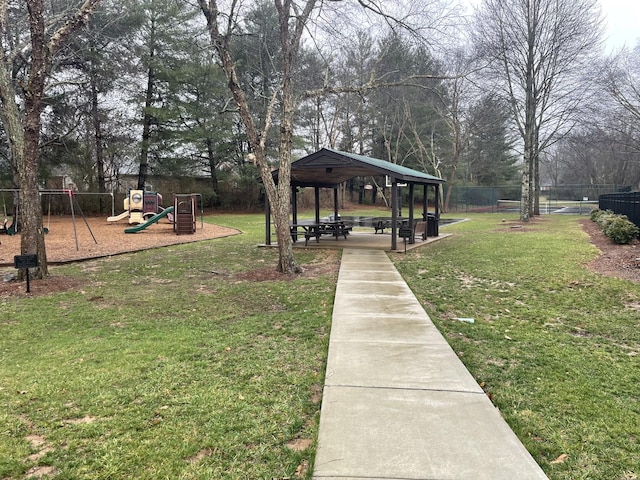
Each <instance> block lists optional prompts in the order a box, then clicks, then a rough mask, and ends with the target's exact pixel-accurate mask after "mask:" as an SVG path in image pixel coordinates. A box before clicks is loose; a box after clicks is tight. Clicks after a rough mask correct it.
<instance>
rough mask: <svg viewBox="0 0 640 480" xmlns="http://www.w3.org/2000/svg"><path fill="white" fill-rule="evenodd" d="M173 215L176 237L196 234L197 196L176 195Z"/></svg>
mask: <svg viewBox="0 0 640 480" xmlns="http://www.w3.org/2000/svg"><path fill="white" fill-rule="evenodd" d="M173 215H174V221H173V231H174V232H176V235H193V234H194V233H196V195H181V194H179V195H174V196H173Z"/></svg>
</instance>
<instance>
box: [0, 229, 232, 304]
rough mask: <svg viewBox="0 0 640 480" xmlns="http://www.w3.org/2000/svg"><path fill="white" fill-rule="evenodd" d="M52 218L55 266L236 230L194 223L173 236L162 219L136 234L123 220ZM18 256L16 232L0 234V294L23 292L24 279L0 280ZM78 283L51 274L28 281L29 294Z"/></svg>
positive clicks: (50, 257) (48, 238)
mask: <svg viewBox="0 0 640 480" xmlns="http://www.w3.org/2000/svg"><path fill="white" fill-rule="evenodd" d="M75 220H76V221H75V226H74V222H73V221H72V218H71V217H52V218H50V219H48V218H45V219H44V222H43V224H44V226H45V227H46V228H48V230H49V233H47V234H46V235H45V244H46V249H47V263H48V264H49V265H56V264H62V263H68V262H74V261H81V260H87V259H95V258H101V257H108V256H111V255H118V254H121V253H128V252H135V251H139V250H147V249H150V248H156V247H164V246H169V245H177V244H181V243H190V242H198V241H202V240H209V239H214V238H222V237H227V236H230V235H236V234H238V233H240V232H239V231H238V230H235V229H233V228H227V227H222V226H219V225H212V224H207V223H205V224H204V225H202V224H201V223H200V222H198V223H197V228H196V232H195V233H194V234H192V235H176V234H175V233H174V231H173V225H172V224H170V223H168V221H165V222H163V221H162V220H161V221H160V222H159V223H157V224H154V225H151V226H150V227H148V228H146V229H145V230H142V231H140V232H138V233H124V230H125V228H127V227H129V226H130V225H129V224H128V223H127V221H126V220H123V221H120V222H117V223H109V222H107V220H106V218H86V219H83V218H82V217H76V219H75ZM15 255H20V235H0V297H4V296H9V295H16V294H24V292H25V290H26V289H25V284H24V282H15V281H12V282H6V281H3V280H4V277H5V276H6V275H9V276H11V275H12V274H15V272H16V270H15V269H14V268H13V266H14V262H13V257H14V256H15ZM79 283H80V282H79V281H78V280H76V279H73V278H61V277H59V276H55V275H51V276H50V277H49V278H45V279H42V280H34V281H32V282H31V288H30V290H31V294H32V295H41V294H46V293H48V292H53V291H66V290H70V289H72V288H76V287H77V286H78V285H76V284H79Z"/></svg>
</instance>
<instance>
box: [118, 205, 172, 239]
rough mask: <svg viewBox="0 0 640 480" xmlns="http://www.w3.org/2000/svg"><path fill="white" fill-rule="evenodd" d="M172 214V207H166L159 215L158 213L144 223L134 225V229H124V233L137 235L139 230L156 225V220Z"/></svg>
mask: <svg viewBox="0 0 640 480" xmlns="http://www.w3.org/2000/svg"><path fill="white" fill-rule="evenodd" d="M172 213H173V207H167V208H165V209H164V210H162V211H161V212H160V213H158V214H156V215H154V216H153V217H151V218H149V219H148V220H147V221H146V222H144V223H140V224H138V225H136V226H135V227H129V228H125V229H124V233H137V232H139V231H141V230H144V229H145V228H147V227H148V226H150V225H153V224H154V223H158V220H160V219H161V218H164V217H168V216H169V215H171V214H172Z"/></svg>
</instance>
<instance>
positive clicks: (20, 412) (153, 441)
mask: <svg viewBox="0 0 640 480" xmlns="http://www.w3.org/2000/svg"><path fill="white" fill-rule="evenodd" d="M263 219H264V217H263V216H260V215H253V216H249V215H248V216H228V217H216V218H212V219H209V221H215V222H217V223H221V224H229V225H232V226H234V227H237V228H240V229H242V230H243V231H245V232H246V234H245V235H241V236H234V237H230V238H225V239H218V240H213V241H205V242H200V243H196V244H188V245H180V246H172V247H167V248H161V249H156V250H150V251H147V252H141V253H136V254H127V255H121V256H114V257H111V258H106V259H101V260H96V261H89V262H83V263H77V264H74V265H69V266H64V267H53V268H51V273H52V275H53V276H54V278H55V276H62V275H65V276H77V277H80V278H82V279H83V285H82V287H81V288H79V289H78V290H77V291H71V292H66V293H57V294H52V295H49V296H43V297H36V298H8V299H2V300H1V310H0V478H3V479H8V478H25V475H28V474H30V473H36V474H42V473H47V472H48V473H49V474H50V475H51V477H55V478H61V479H62V478H69V479H71V478H87V479H88V478H96V479H97V478H109V479H132V478H135V479H162V478H164V479H178V478H180V479H189V478H192V479H203V478H210V479H214V478H215V479H272V478H274V479H284V478H293V477H294V475H295V473H296V471H302V472H303V476H302V477H300V478H304V475H307V476H308V475H309V473H310V469H311V465H312V461H313V455H314V452H315V444H314V443H313V442H314V440H315V436H316V433H317V424H318V417H319V408H320V394H321V386H322V384H323V377H324V367H325V358H326V350H327V346H328V333H329V328H330V321H331V310H332V305H333V298H334V291H335V281H336V275H335V271H333V272H330V273H327V274H323V275H315V276H313V277H310V276H302V277H298V278H294V279H289V280H287V279H281V280H272V281H265V282H254V281H250V280H249V279H247V278H245V276H243V275H242V272H245V271H249V270H253V269H261V268H268V269H271V268H273V266H274V265H275V264H276V258H277V257H276V256H277V250H276V249H269V248H257V244H258V243H259V241H260V240H259V239H260V238H262V237H263V235H264V234H263V231H264V223H263V221H264V220H263ZM327 255H328V254H327V252H321V251H318V252H310V253H304V254H301V255H299V256H298V260H299V261H300V262H301V263H302V264H307V265H308V264H313V263H315V262H320V261H326V259H327ZM338 258H339V254H337V253H334V254H333V262H334V263H336V265H337V260H338ZM329 259H330V260H331V257H329ZM304 472H306V473H304Z"/></svg>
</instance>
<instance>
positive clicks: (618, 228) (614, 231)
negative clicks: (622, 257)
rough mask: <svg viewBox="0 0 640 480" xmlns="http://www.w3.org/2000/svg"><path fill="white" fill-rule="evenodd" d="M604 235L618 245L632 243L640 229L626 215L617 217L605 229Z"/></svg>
mask: <svg viewBox="0 0 640 480" xmlns="http://www.w3.org/2000/svg"><path fill="white" fill-rule="evenodd" d="M603 232H604V234H605V235H606V236H607V237H609V238H610V239H611V240H613V241H614V242H615V243H618V244H627V243H631V242H632V241H633V239H634V238H637V237H638V233H640V229H638V227H637V226H636V225H635V224H634V223H632V222H630V221H629V220H628V219H627V217H626V216H624V215H616V216H614V218H612V219H611V221H610V222H609V223H608V225H607V226H606V227H605V228H604V229H603Z"/></svg>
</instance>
